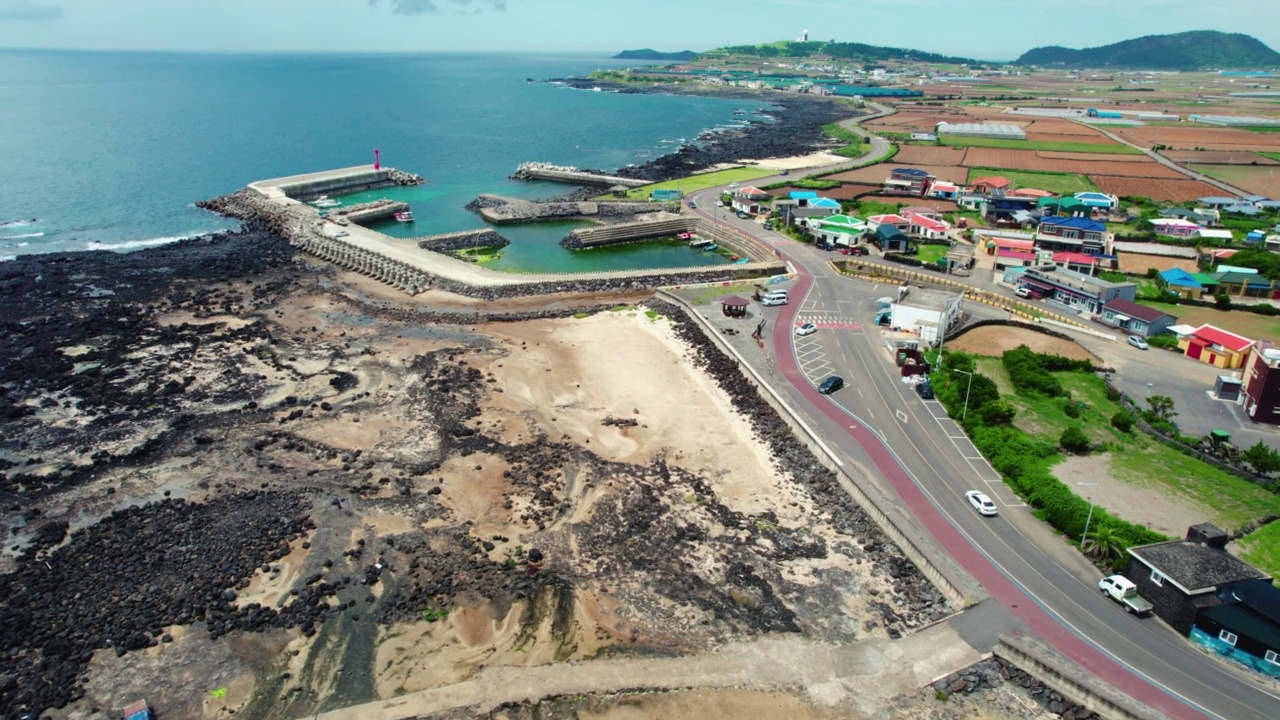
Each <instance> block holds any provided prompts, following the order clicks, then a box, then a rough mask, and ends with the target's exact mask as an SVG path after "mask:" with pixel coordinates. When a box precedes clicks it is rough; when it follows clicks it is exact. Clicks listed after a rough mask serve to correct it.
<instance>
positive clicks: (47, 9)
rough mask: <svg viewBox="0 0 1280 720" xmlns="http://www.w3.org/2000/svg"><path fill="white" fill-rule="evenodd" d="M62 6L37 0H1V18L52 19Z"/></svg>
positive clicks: (59, 15) (59, 14)
mask: <svg viewBox="0 0 1280 720" xmlns="http://www.w3.org/2000/svg"><path fill="white" fill-rule="evenodd" d="M61 16H62V8H61V7H58V6H57V5H50V4H48V3H44V2H36V1H35V0H0V20H52V19H54V18H56V17H61Z"/></svg>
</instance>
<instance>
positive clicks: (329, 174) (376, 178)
mask: <svg viewBox="0 0 1280 720" xmlns="http://www.w3.org/2000/svg"><path fill="white" fill-rule="evenodd" d="M422 182H423V180H422V178H421V177H420V176H418V175H414V174H413V173H407V172H404V171H402V170H397V169H395V168H391V167H383V168H375V167H374V166H372V165H357V166H356V167H349V168H342V169H340V170H324V171H322V172H315V173H306V174H304V175H290V176H289V177H282V178H275V179H273V180H259V181H257V182H253V183H249V189H250V190H252V191H254V192H256V193H258V194H259V195H261V196H263V197H265V198H272V199H279V198H295V199H297V198H307V197H313V196H316V195H322V194H328V193H342V192H357V191H360V190H369V189H373V188H380V187H390V186H392V185H421V184H422Z"/></svg>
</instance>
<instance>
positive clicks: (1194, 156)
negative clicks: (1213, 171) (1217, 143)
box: [1160, 150, 1280, 165]
mask: <svg viewBox="0 0 1280 720" xmlns="http://www.w3.org/2000/svg"><path fill="white" fill-rule="evenodd" d="M1160 154H1161V155H1164V156H1165V157H1167V158H1169V159H1170V160H1172V161H1174V162H1176V163H1182V164H1183V165H1200V164H1204V165H1252V164H1255V163H1256V164H1258V165H1280V160H1277V159H1275V158H1269V157H1266V156H1265V155H1263V154H1262V153H1253V152H1242V151H1239V150H1237V151H1231V150H1165V151H1163V152H1161V153H1160Z"/></svg>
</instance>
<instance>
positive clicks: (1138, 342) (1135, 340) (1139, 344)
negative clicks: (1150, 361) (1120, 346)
mask: <svg viewBox="0 0 1280 720" xmlns="http://www.w3.org/2000/svg"><path fill="white" fill-rule="evenodd" d="M1129 344H1130V345H1132V346H1134V347H1136V348H1138V349H1139V350H1146V349H1147V348H1148V347H1150V346H1149V345H1147V341H1146V340H1143V339H1142V338H1140V337H1138V336H1137V335H1130V336H1129Z"/></svg>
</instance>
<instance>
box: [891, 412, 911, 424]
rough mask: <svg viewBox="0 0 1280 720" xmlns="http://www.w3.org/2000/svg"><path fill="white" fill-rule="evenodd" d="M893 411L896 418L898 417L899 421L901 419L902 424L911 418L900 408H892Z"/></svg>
mask: <svg viewBox="0 0 1280 720" xmlns="http://www.w3.org/2000/svg"><path fill="white" fill-rule="evenodd" d="M893 413H894V415H896V416H897V417H898V419H899V420H901V421H902V424H903V425H906V424H907V421H909V420H910V419H911V418H909V417H907V414H906V413H904V412H902V411H901V410H894V411H893Z"/></svg>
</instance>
